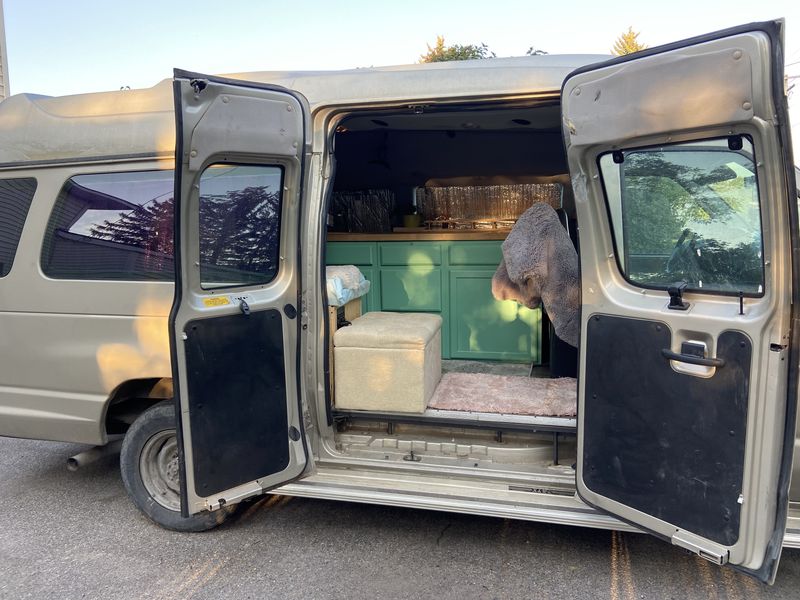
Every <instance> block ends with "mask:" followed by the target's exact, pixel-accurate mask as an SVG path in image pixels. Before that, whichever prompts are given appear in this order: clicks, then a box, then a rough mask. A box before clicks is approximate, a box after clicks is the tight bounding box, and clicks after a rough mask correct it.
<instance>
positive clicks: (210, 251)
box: [199, 164, 283, 289]
mask: <svg viewBox="0 0 800 600" xmlns="http://www.w3.org/2000/svg"><path fill="white" fill-rule="evenodd" d="M282 181H283V169H282V168H280V167H274V166H257V165H232V164H214V165H211V166H209V167H208V168H207V169H206V170H205V171H204V172H203V174H202V175H201V176H200V207H199V210H200V215H199V217H200V219H199V226H200V232H199V233H200V278H201V281H202V286H203V288H206V289H208V288H218V287H228V286H236V285H246V284H258V283H269V282H270V281H272V280H273V279H274V278H275V276H276V275H277V273H278V266H279V245H280V244H279V242H280V224H281V196H282V194H281V190H282V189H283V184H282Z"/></svg>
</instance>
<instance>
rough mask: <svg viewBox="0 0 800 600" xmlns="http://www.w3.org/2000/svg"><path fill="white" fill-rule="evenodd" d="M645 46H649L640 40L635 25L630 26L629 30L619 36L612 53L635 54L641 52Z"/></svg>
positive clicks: (618, 54) (619, 54)
mask: <svg viewBox="0 0 800 600" xmlns="http://www.w3.org/2000/svg"><path fill="white" fill-rule="evenodd" d="M645 48H647V46H646V45H645V44H642V43H641V42H639V32H638V31H634V30H633V27H628V31H626V32H624V33H623V34H622V35H620V36H619V37H618V38H617V41H616V42H614V47H613V48H612V49H611V53H612V54H614V55H616V56H622V55H624V54H633V53H634V52H639V51H640V50H644V49H645Z"/></svg>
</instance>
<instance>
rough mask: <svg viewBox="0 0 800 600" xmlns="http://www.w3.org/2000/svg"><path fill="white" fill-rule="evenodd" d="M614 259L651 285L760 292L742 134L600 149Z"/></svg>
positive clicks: (756, 228) (750, 162) (748, 161)
mask: <svg viewBox="0 0 800 600" xmlns="http://www.w3.org/2000/svg"><path fill="white" fill-rule="evenodd" d="M600 168H601V172H602V175H603V185H604V187H605V191H606V197H607V199H608V203H609V212H610V214H611V220H612V224H613V227H614V238H615V243H616V246H617V248H616V251H617V256H618V257H619V262H620V266H621V268H622V270H623V272H624V273H625V274H626V275H627V277H628V279H629V280H631V281H632V282H634V283H639V284H642V285H646V286H652V287H668V286H670V285H672V284H674V283H676V282H679V281H685V282H686V283H687V284H688V288H689V289H692V290H695V291H700V290H703V291H718V292H744V293H746V294H755V295H758V294H761V293H762V292H763V285H764V267H763V259H762V240H761V215H760V210H759V203H758V183H757V181H756V176H755V172H756V169H755V164H754V158H753V146H752V143H751V142H750V140H748V139H747V138H745V137H738V136H737V137H733V138H731V139H730V140H729V139H723V140H711V141H704V142H694V143H687V144H675V145H670V146H663V147H658V148H645V149H638V150H630V151H625V152H622V153H608V154H604V155H602V156H601V157H600Z"/></svg>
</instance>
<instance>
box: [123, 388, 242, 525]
mask: <svg viewBox="0 0 800 600" xmlns="http://www.w3.org/2000/svg"><path fill="white" fill-rule="evenodd" d="M175 422H176V421H175V407H174V406H173V404H172V403H171V402H162V403H160V404H156V405H155V406H152V407H150V408H148V409H147V410H146V411H144V412H143V413H142V414H141V415H139V417H138V418H137V419H136V421H134V423H133V425H131V427H130V429H128V432H127V433H126V434H125V439H124V440H123V442H122V450H121V452H120V470H121V471H122V481H123V483H124V484H125V489H126V490H127V491H128V495H130V497H131V499H133V503H134V504H135V505H136V506H137V508H139V510H141V511H142V512H143V513H144V514H145V515H147V516H148V517H149V518H150V519H152V520H153V521H155V522H156V523H158V524H159V525H161V526H162V527H165V528H167V529H172V530H174V531H206V530H208V529H212V528H214V527H216V526H217V525H220V524H221V523H222V522H223V521H225V519H227V518H228V516H230V515H231V514H232V513H233V512H234V511H235V510H236V505H234V506H230V507H225V508H222V509H220V510H217V511H214V512H203V513H200V514H197V515H192V516H191V517H188V518H184V517H182V516H181V496H180V494H181V492H180V463H179V458H178V438H177V433H176V431H175Z"/></svg>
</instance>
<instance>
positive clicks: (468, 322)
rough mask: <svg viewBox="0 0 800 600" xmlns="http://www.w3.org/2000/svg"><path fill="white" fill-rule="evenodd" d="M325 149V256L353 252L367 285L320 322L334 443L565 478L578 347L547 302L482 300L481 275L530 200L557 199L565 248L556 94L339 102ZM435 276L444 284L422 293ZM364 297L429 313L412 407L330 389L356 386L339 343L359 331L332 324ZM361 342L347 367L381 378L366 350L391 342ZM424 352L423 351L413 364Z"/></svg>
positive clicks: (363, 311) (572, 229) (364, 303)
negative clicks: (330, 146)
mask: <svg viewBox="0 0 800 600" xmlns="http://www.w3.org/2000/svg"><path fill="white" fill-rule="evenodd" d="M334 149H335V171H334V178H333V184H332V187H331V189H330V192H329V195H328V201H327V202H328V204H327V212H328V218H327V223H328V227H327V232H326V236H327V239H326V244H324V245H323V246H324V247H325V248H326V253H325V256H324V258H325V260H324V261H323V262H324V264H327V265H345V264H350V265H355V266H356V267H358V268H359V269H360V271H361V272H362V274H363V275H364V276H365V278H366V279H367V280H368V281H370V284H371V291H370V297H369V298H362V299H361V300H360V301H358V302H360V303H361V306H360V307H359V310H358V311H356V313H355V314H356V318H355V319H353V318H352V316H350V315H348V318H345V315H344V311H343V310H342V309H341V308H340V309H339V310H338V313H337V315H338V316H337V318H334V319H333V320H332V321H331V322H330V324H329V325H326V329H327V334H328V342H327V343H328V345H329V348H330V352H329V356H330V362H331V363H334V364H329V370H330V373H329V374H328V375H329V376H328V377H327V379H329V381H330V385H329V388H330V389H329V392H330V394H329V396H328V400H327V406H326V407H325V408H326V412H327V415H328V419H329V423H331V424H333V425H335V428H334V429H335V431H336V434H335V440H336V448H337V450H339V451H341V452H342V453H343V454H346V455H347V456H350V457H358V458H376V459H380V460H383V461H387V460H388V461H393V460H397V461H412V462H414V461H423V462H424V463H425V464H428V465H443V466H444V465H449V466H456V467H458V466H460V467H480V468H486V469H489V470H492V469H498V470H502V471H512V472H513V471H516V472H521V473H526V474H532V473H542V474H550V475H556V479H557V481H563V484H564V485H565V486H567V487H569V486H571V485H572V483H571V482H572V481H573V479H572V478H574V470H573V469H574V463H575V456H576V454H575V453H576V444H575V431H576V425H575V423H576V406H577V380H576V376H577V360H578V357H577V350H576V349H575V348H574V347H573V346H571V345H569V344H567V343H566V342H564V341H563V340H561V339H560V338H559V337H558V336H557V335H556V334H555V331H554V330H553V326H552V324H551V323H550V321H549V319H548V314H547V310H546V307H543V306H541V307H538V308H535V309H530V308H527V307H524V306H521V305H519V304H517V303H516V302H514V301H512V300H505V301H503V302H500V301H498V300H495V299H494V298H493V297H492V281H491V279H492V275H493V274H494V271H495V270H496V269H497V267H498V265H499V262H500V260H501V259H502V243H503V240H504V239H505V237H506V235H507V234H508V233H509V231H510V230H511V229H512V228H513V226H514V224H515V223H516V221H517V219H518V218H519V217H520V216H521V215H522V213H523V212H525V211H526V210H527V209H528V208H529V207H530V206H532V205H533V204H534V203H537V202H544V203H547V204H549V205H550V206H551V207H552V208H553V209H554V210H555V213H556V214H557V215H558V219H559V220H560V222H561V224H562V226H563V229H564V232H565V233H566V234H567V235H568V236H569V239H570V242H571V244H572V247H573V248H575V249H576V250H577V244H578V229H577V223H576V219H575V212H574V200H573V197H572V193H571V188H570V184H569V176H568V169H567V164H566V155H565V151H564V146H563V140H562V133H561V123H560V107H559V105H558V102H557V101H556V100H547V101H537V102H528V103H526V104H519V105H509V104H506V105H498V104H484V105H463V106H445V107H432V106H431V107H429V106H417V107H413V106H412V107H407V108H404V109H400V110H397V109H393V110H376V111H369V112H355V113H348V114H347V115H346V116H344V117H342V118H341V119H340V120H339V121H338V122H337V125H336V130H335V134H334ZM426 236H427V237H426ZM428 240H431V241H428ZM367 250H368V251H367ZM416 255H419V256H421V258H417V259H414V258H413V257H414V256H416ZM351 259H352V260H351ZM414 260H418V264H414ZM415 269H416V270H417V273H416V276H417V278H418V279H419V280H420V281H416V283H419V285H416V284H415V279H414V277H415V272H414V271H415ZM398 282H399V283H398ZM439 286H441V288H442V289H441V294H440V296H441V297H438V296H436V294H434V296H436V297H434V298H433V299H432V300H430V299H429V300H425V299H424V298H423V296H426V294H430V293H431V290H432V289H435V290H437V292H438V290H439ZM465 298H468V299H469V300H468V301H467V300H465ZM326 304H327V299H326ZM329 310H336V309H335V308H329ZM375 311H378V312H380V311H386V312H399V313H404V314H408V315H412V316H411V317H409V318H410V319H421V318H422V317H423V316H425V315H428V316H430V314H431V313H433V314H438V315H440V316H441V318H442V333H441V354H442V358H441V375H439V374H436V376H435V380H436V385H435V388H434V389H433V391H432V395H430V397H429V398H427V400H426V403H425V404H424V405H422V406H418V407H417V408H416V409H413V410H408V411H406V410H396V409H394V410H392V409H389V410H387V409H381V408H380V407H378V408H375V407H373V406H371V405H370V406H369V407H360V406H357V405H356V406H355V407H353V406H351V403H349V402H348V401H347V400H348V398H345V397H344V396H343V395H346V394H348V393H349V392H348V390H350V391H353V390H355V391H354V393H355V394H356V395H357V394H358V389H357V387H356V388H354V387H352V386H351V387H348V386H347V384H346V383H345V382H344V380H345V379H346V378H347V377H348V373H346V372H343V369H344V368H345V367H344V366H340V354H341V356H344V352H345V351H350V350H353V351H354V352H355V351H357V349H351V348H350V347H349V346H351V345H354V344H356V345H357V343H358V342H352V343H351V342H350V341H349V340H350V338H353V339H356V338H358V336H356V334H355V332H356V331H357V329H353V334H352V335H350V332H345V331H344V330H346V329H348V328H355V327H356V326H357V325H359V323H360V322H361V321H362V320H363V319H365V318H366V317H368V316H369V314H370V312H375ZM498 314H500V316H501V318H500V319H499V320H498V317H497V315H498ZM376 319H377V317H376ZM412 323H413V321H412ZM401 327H402V326H401ZM504 327H505V328H507V329H503V328H504ZM482 328H484V329H482ZM529 331H533V334H532V335H530V336H527V332H529ZM504 332H507V333H504ZM520 332H522V333H520ZM492 333H494V334H495V337H494V338H492V335H491V334H492ZM348 336H349V337H348ZM482 336H483V337H482ZM389 337H391V335H389ZM523 338H524V339H523ZM365 339H366V338H365ZM483 342H485V343H483ZM340 344H341V346H348V347H339V346H340ZM367 345H369V346H370V347H369V348H367V349H364V350H365V353H364V354H362V355H357V356H358V357H359V358H356V359H355V360H354V362H353V361H351V362H348V363H347V365H348V367H347V368H350V366H349V365H351V364H352V365H353V366H352V369H353V370H354V371H355V370H358V371H359V373H358V375H357V377H356V380H357V381H356V382H355V383H354V384H353V385H355V386H358V385H368V384H367V383H365V382H366V381H367V380H369V378H370V377H376V378H377V379H380V378H381V377H383V376H384V374H379V375H374V374H372V375H371V374H370V373H369V369H367V368H365V367H364V364H365V361H370V360H378V359H376V358H375V356H378V355H380V356H383V354H382V353H388V352H390V350H387V349H385V348H383V347H381V346H380V344H377V345H374V346H373V345H371V344H370V343H368V344H367ZM436 351H437V352H438V351H439V347H438V346H437V348H436ZM370 352H371V353H370ZM398 352H399V351H398ZM426 352H427V350H426ZM348 360H350V359H348ZM431 360H432V359H431V358H430V356H429V355H428V354H426V355H425V364H426V365H429V363H430V361H431ZM342 364H344V363H342ZM419 368H420V369H422V368H423V367H422V366H421V365H420V367H419ZM427 368H429V367H426V369H427ZM391 369H392V367H389V371H388V373H389V375H386V377H388V379H391ZM410 387H413V386H410ZM369 393H370V395H371V398H374V396H375V395H376V393H377V394H379V393H380V392H374V390H372V391H370V392H369ZM408 393H409V394H411V393H412V392H410V391H409V392H408ZM428 394H431V392H430V391H429V392H428ZM395 395H396V394H395ZM400 402H402V399H401V400H400ZM395 406H396V405H395ZM561 477H563V480H562V479H561ZM551 483H552V480H551Z"/></svg>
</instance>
